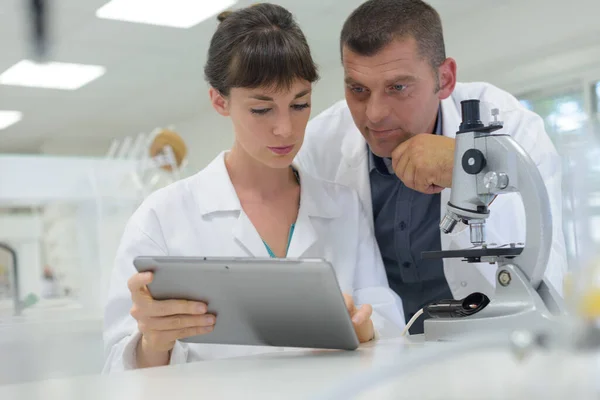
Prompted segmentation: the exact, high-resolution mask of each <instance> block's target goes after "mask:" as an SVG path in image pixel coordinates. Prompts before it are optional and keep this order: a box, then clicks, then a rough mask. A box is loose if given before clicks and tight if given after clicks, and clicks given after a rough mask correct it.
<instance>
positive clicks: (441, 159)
mask: <svg viewBox="0 0 600 400" xmlns="http://www.w3.org/2000/svg"><path fill="white" fill-rule="evenodd" d="M454 144H455V143H454V139H451V138H448V137H445V136H440V135H432V134H430V133H421V134H418V135H415V136H413V137H412V138H410V139H408V140H406V141H405V142H403V143H402V144H401V145H400V146H398V147H396V149H394V151H393V152H392V166H393V168H394V172H396V175H397V176H398V178H400V180H401V181H402V182H403V183H404V184H405V185H406V186H407V187H409V188H411V189H413V190H416V191H419V192H422V193H426V194H434V193H440V192H441V191H442V190H443V189H444V188H449V187H451V186H452V169H453V166H454Z"/></svg>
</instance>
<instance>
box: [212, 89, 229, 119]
mask: <svg viewBox="0 0 600 400" xmlns="http://www.w3.org/2000/svg"><path fill="white" fill-rule="evenodd" d="M208 95H209V96H210V103H211V104H212V106H213V108H214V109H215V110H216V111H217V112H218V113H219V114H221V115H222V116H224V117H228V116H229V102H228V100H227V98H226V97H225V96H223V95H222V94H221V93H220V92H219V91H218V90H217V89H215V88H212V87H211V88H210V89H209V90H208Z"/></svg>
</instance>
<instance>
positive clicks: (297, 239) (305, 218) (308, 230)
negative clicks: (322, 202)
mask: <svg viewBox="0 0 600 400" xmlns="http://www.w3.org/2000/svg"><path fill="white" fill-rule="evenodd" d="M316 242H317V232H316V231H315V228H314V226H313V224H312V221H311V219H310V216H309V215H308V214H307V213H306V212H305V211H304V210H302V206H300V211H299V213H298V219H297V220H296V226H295V228H294V234H293V235H292V241H291V242H290V247H289V248H288V253H287V256H288V257H290V258H297V257H302V256H303V255H304V254H305V253H306V252H307V251H308V250H309V249H310V248H311V247H312V246H313V245H314V244H315V243H316Z"/></svg>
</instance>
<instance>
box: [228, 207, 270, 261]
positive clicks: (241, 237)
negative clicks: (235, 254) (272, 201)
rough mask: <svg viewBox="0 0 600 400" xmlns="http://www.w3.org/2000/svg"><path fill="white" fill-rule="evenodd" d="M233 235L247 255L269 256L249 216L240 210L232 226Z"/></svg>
mask: <svg viewBox="0 0 600 400" xmlns="http://www.w3.org/2000/svg"><path fill="white" fill-rule="evenodd" d="M232 233H233V237H234V239H235V240H236V241H237V242H238V244H239V245H241V246H242V247H243V248H244V250H246V251H247V252H248V256H253V257H269V252H268V251H267V247H266V246H265V244H264V242H263V240H262V239H261V237H260V235H259V234H258V231H257V230H256V228H255V227H254V225H252V222H251V221H250V218H248V216H247V215H246V213H245V212H244V211H243V210H241V211H240V215H239V217H238V219H237V221H236V223H235V225H234V226H233V232H232Z"/></svg>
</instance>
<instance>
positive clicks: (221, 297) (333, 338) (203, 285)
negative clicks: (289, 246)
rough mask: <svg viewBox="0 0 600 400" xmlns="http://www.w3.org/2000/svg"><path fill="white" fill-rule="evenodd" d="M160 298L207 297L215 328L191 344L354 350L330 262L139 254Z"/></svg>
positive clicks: (355, 344)
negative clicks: (146, 255)
mask: <svg viewBox="0 0 600 400" xmlns="http://www.w3.org/2000/svg"><path fill="white" fill-rule="evenodd" d="M134 265H135V267H136V269H137V270H138V271H140V272H143V271H153V272H154V280H153V282H152V283H151V284H150V285H149V286H148V289H149V291H150V294H151V295H152V297H153V298H155V299H157V300H164V299H186V300H195V301H202V302H206V303H207V304H208V310H209V312H210V313H212V314H215V315H216V316H217V321H216V324H215V329H214V330H213V331H212V332H211V333H209V334H206V335H198V336H194V337H190V338H187V339H183V340H182V341H185V342H191V343H213V344H237V345H262V346H283V347H306V348H320V349H342V350H354V349H356V348H357V347H358V345H359V342H358V339H357V337H356V334H355V332H354V328H353V326H352V321H351V320H350V316H349V314H348V311H347V309H346V305H345V303H344V298H343V296H342V293H341V291H340V288H339V285H338V281H337V278H336V275H335V272H334V270H333V267H332V266H331V264H329V263H328V262H327V261H324V260H320V259H311V260H308V259H299V260H295V259H273V258H269V259H262V258H205V257H200V258H199V257H138V258H136V259H135V260H134Z"/></svg>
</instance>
